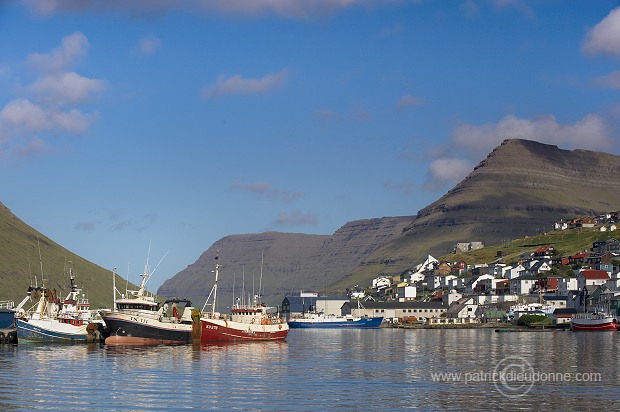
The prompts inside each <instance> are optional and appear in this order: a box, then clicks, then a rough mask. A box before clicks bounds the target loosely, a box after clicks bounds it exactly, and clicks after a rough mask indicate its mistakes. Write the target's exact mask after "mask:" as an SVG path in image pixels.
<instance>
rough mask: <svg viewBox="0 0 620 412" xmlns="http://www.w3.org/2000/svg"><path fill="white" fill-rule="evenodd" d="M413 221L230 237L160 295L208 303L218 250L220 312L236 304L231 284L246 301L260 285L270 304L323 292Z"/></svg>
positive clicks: (166, 284) (359, 223)
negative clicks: (318, 232)
mask: <svg viewBox="0 0 620 412" xmlns="http://www.w3.org/2000/svg"><path fill="white" fill-rule="evenodd" d="M412 219H413V218H412V217H389V218H376V219H366V220H358V221H354V222H349V223H347V224H346V225H344V226H342V227H341V228H340V229H338V231H336V233H334V234H333V235H331V236H330V235H307V234H300V233H279V232H268V233H259V234H248V235H231V236H226V237H224V238H222V239H220V240H218V241H217V242H215V243H214V244H213V245H212V246H211V247H210V248H209V249H208V250H207V251H205V252H204V253H203V254H202V255H201V256H200V258H198V260H197V261H196V262H195V263H194V264H192V265H190V266H188V267H187V268H186V269H184V270H183V271H181V272H179V273H178V274H176V275H175V276H174V277H172V278H171V279H168V280H167V281H165V282H164V283H163V284H162V285H161V286H160V288H159V289H158V290H157V294H158V295H161V296H178V297H187V298H189V299H190V300H192V302H194V304H196V305H198V304H200V305H202V304H204V302H205V299H206V297H207V296H208V294H209V292H210V291H211V288H212V286H213V282H214V275H213V274H212V273H211V272H212V270H213V269H214V265H215V261H214V259H215V255H216V254H217V253H218V251H219V263H220V264H221V265H222V266H223V268H222V270H221V273H220V281H219V282H218V301H219V302H222V305H223V306H220V305H219V304H218V307H219V308H220V310H222V309H223V308H225V307H227V306H230V304H232V299H233V287H234V296H235V297H241V296H245V299H246V300H247V299H248V294H249V295H250V296H251V295H252V294H253V293H252V291H254V294H257V293H258V290H259V286H261V289H262V290H263V293H262V294H263V295H264V298H265V299H264V300H265V301H266V302H268V303H270V304H280V303H281V302H282V299H283V297H284V296H285V295H298V294H299V292H300V291H301V290H314V291H323V290H324V289H325V286H326V285H327V284H329V283H333V282H334V281H337V280H339V279H341V278H342V277H343V276H346V275H347V274H348V273H351V271H352V270H354V269H355V268H356V267H357V266H358V265H359V264H360V262H362V260H363V259H364V257H366V256H368V255H369V254H370V253H372V252H373V251H374V250H375V249H376V248H377V247H378V246H379V245H382V244H384V243H385V242H386V241H388V240H389V239H390V238H392V237H394V236H398V235H399V234H400V233H401V232H402V230H403V229H404V228H405V227H406V226H407V225H408V224H409V223H410V222H411V220H412ZM261 262H262V271H261ZM261 272H262V274H263V276H262V279H261V276H260V274H261ZM244 279H245V282H243V280H244ZM244 285H245V286H244ZM243 290H245V294H244V293H242V292H243Z"/></svg>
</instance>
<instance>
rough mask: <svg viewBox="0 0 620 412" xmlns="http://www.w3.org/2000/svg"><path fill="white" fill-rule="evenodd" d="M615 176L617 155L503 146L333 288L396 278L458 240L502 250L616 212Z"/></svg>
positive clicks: (528, 144)
mask: <svg viewBox="0 0 620 412" xmlns="http://www.w3.org/2000/svg"><path fill="white" fill-rule="evenodd" d="M618 173H620V156H617V155H612V154H609V153H602V152H594V151H588V150H572V151H570V150H562V149H559V148H558V147H557V146H553V145H548V144H542V143H538V142H534V141H530V140H522V139H510V140H505V141H504V142H502V144H501V145H500V146H498V147H496V148H495V149H494V150H493V151H492V152H491V153H490V154H489V155H488V156H487V158H486V159H484V160H483V161H482V162H480V164H478V166H476V167H475V168H474V170H473V172H471V173H470V174H469V175H468V176H467V177H466V178H465V179H464V180H463V181H461V182H460V183H459V184H457V185H456V186H455V187H454V188H452V189H451V190H450V191H448V193H446V194H445V195H444V196H443V197H441V198H440V199H439V200H437V201H436V202H433V203H432V204H430V205H428V206H427V207H425V208H424V209H422V210H420V211H419V212H418V214H417V216H416V217H415V220H413V221H412V222H411V224H409V225H408V226H407V227H406V228H405V229H404V231H403V233H402V234H401V235H400V236H398V237H396V238H393V239H391V240H389V241H388V242H386V243H385V244H384V245H382V246H381V247H380V248H378V249H377V250H376V251H375V252H373V253H372V254H370V255H369V256H368V257H367V258H366V259H365V260H364V262H363V263H362V264H361V265H360V266H359V267H357V268H356V269H355V270H354V271H353V272H352V273H351V275H350V276H349V277H348V278H347V279H343V281H341V282H337V283H335V284H334V285H333V287H335V288H342V287H343V286H345V285H346V284H349V283H350V282H363V281H364V280H366V279H372V278H373V277H374V276H376V274H378V273H392V274H393V273H400V272H401V271H403V270H405V269H406V268H408V267H411V266H412V265H413V264H414V263H415V262H419V261H420V260H421V259H423V258H424V257H425V256H426V255H427V254H429V253H430V254H432V255H435V256H441V255H445V254H447V253H449V252H450V251H451V250H453V248H454V245H455V244H456V243H457V242H473V241H481V242H484V243H485V244H488V245H492V244H501V243H504V242H507V241H509V240H514V239H518V238H520V237H523V236H525V235H536V234H540V233H544V232H546V231H548V230H551V229H552V228H553V223H554V222H556V221H557V220H559V219H561V218H564V219H572V218H575V217H577V216H586V215H598V214H600V213H604V212H609V211H616V210H619V209H620V181H619V180H618V179H617V176H618Z"/></svg>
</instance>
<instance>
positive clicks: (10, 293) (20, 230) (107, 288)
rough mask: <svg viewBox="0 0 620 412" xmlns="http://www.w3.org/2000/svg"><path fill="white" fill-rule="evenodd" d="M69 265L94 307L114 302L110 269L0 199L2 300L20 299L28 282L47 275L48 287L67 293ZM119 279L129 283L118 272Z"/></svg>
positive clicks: (123, 283) (39, 283)
mask: <svg viewBox="0 0 620 412" xmlns="http://www.w3.org/2000/svg"><path fill="white" fill-rule="evenodd" d="M69 267H72V270H73V274H74V275H75V281H76V283H77V285H78V287H79V288H81V289H82V292H83V293H84V294H85V295H86V297H88V298H89V300H90V304H91V307H92V308H93V309H97V308H104V307H108V308H109V307H111V306H112V271H111V270H110V269H104V268H102V267H100V266H97V265H95V264H94V263H91V262H89V261H87V260H85V259H83V258H81V257H79V256H77V255H76V254H74V253H71V252H70V251H68V250H67V249H65V248H64V247H62V246H60V245H59V244H57V243H55V242H54V241H53V240H51V239H50V238H48V237H46V236H44V235H42V234H41V233H39V232H37V231H36V230H35V229H33V228H31V227H30V226H28V225H27V224H26V223H24V222H23V221H21V220H20V219H19V218H18V217H17V216H15V215H14V214H13V213H12V212H11V211H10V210H9V209H8V208H7V207H5V206H4V205H2V204H1V203H0V300H12V301H14V302H15V304H17V303H19V302H20V301H21V300H22V299H23V298H24V297H25V296H26V291H27V290H28V286H30V285H35V282H37V284H38V285H39V286H40V285H41V281H42V280H41V279H42V278H44V279H46V285H47V287H48V288H50V289H56V291H57V293H58V294H60V296H62V297H64V296H65V295H66V294H68V292H69V290H70V286H69V285H70V282H69V275H68V273H69ZM42 273H43V275H42ZM116 281H117V282H119V283H118V284H122V285H125V284H126V281H125V280H123V279H122V278H121V277H120V276H118V275H117V279H116ZM121 282H122V283H121ZM132 287H134V286H133V285H130V288H132Z"/></svg>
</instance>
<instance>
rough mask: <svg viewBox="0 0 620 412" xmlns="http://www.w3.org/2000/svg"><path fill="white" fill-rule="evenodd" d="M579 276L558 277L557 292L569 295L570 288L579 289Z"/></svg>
mask: <svg viewBox="0 0 620 412" xmlns="http://www.w3.org/2000/svg"><path fill="white" fill-rule="evenodd" d="M577 289H578V286H577V278H576V277H570V278H558V290H557V292H556V293H557V294H558V295H560V296H568V291H569V290H577Z"/></svg>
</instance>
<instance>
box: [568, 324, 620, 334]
mask: <svg viewBox="0 0 620 412" xmlns="http://www.w3.org/2000/svg"><path fill="white" fill-rule="evenodd" d="M570 328H571V330H573V331H577V332H578V331H594V332H596V331H614V330H618V322H615V321H610V322H601V323H590V324H584V323H576V322H571V325H570Z"/></svg>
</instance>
